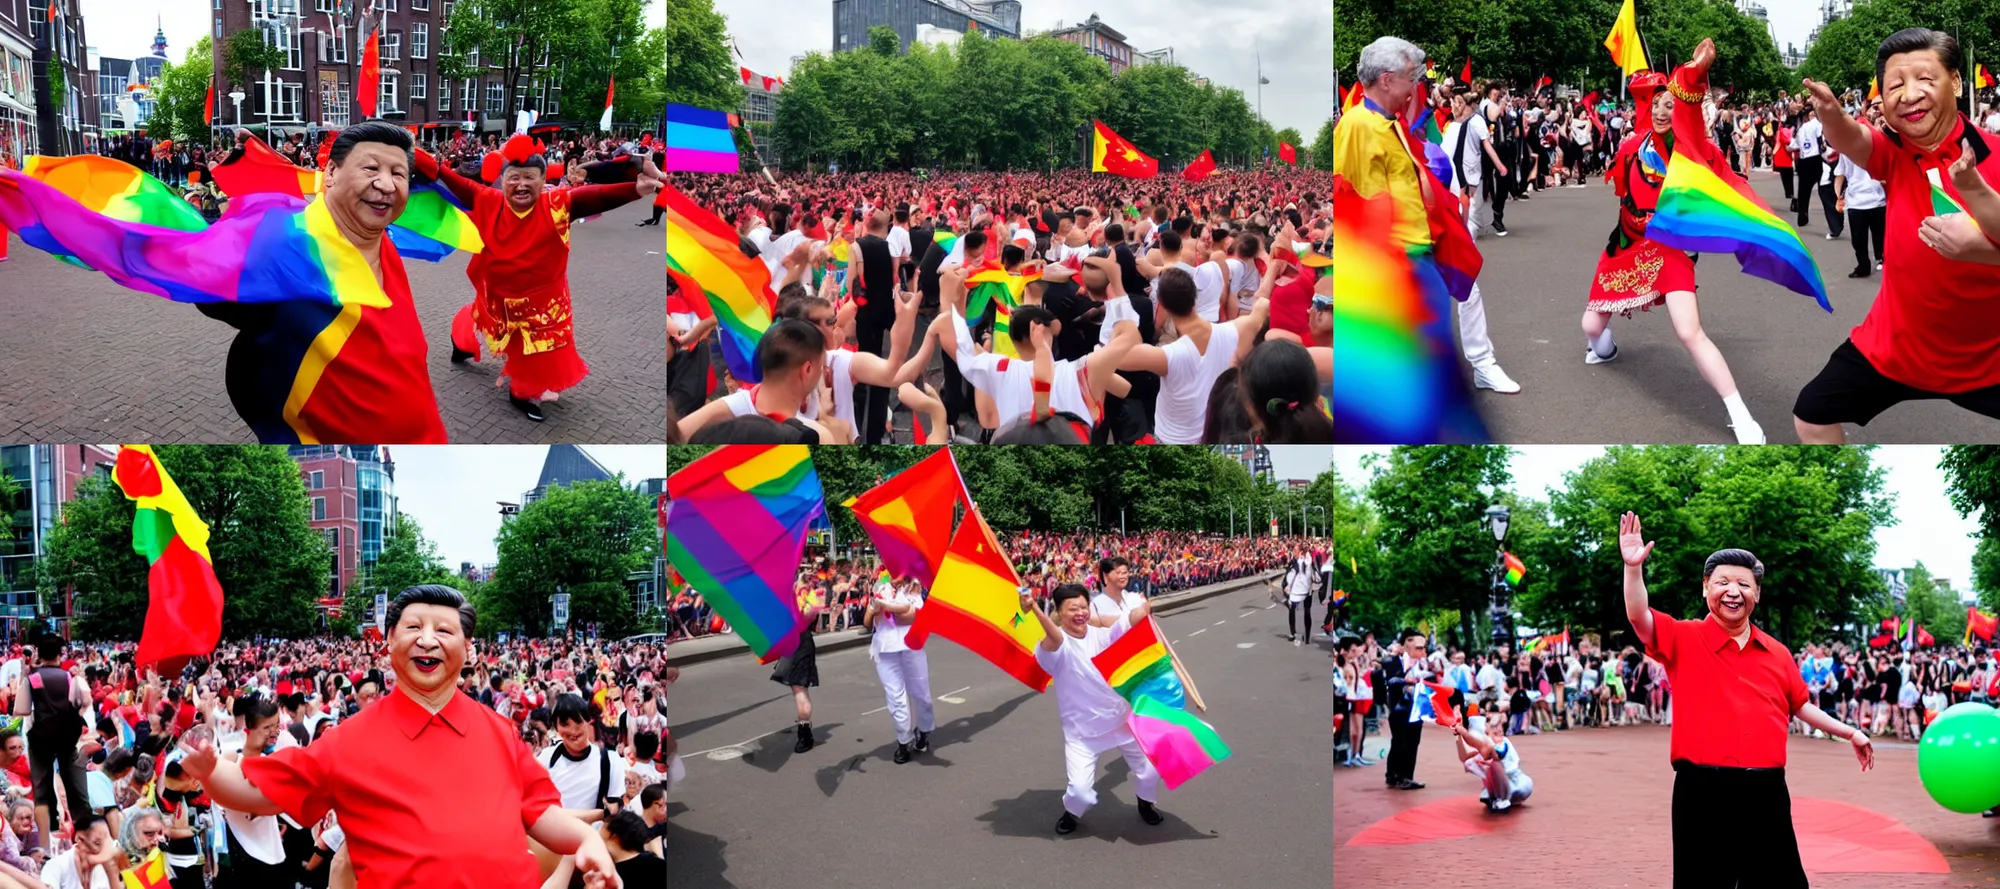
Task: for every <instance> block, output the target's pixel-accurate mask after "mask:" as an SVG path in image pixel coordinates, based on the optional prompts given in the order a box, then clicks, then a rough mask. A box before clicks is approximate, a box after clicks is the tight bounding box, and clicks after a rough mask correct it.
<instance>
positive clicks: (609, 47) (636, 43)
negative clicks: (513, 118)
mask: <svg viewBox="0 0 2000 889" xmlns="http://www.w3.org/2000/svg"><path fill="white" fill-rule="evenodd" d="M646 3H647V0H578V2H577V8H576V17H577V20H578V21H579V22H581V27H579V28H578V29H577V31H576V32H575V33H574V34H570V35H565V36H564V38H563V39H562V40H561V41H560V46H559V47H557V49H556V51H558V52H559V53H560V54H561V55H560V57H561V59H562V64H561V65H560V66H557V67H556V68H555V75H554V76H555V77H556V79H557V84H558V86H559V87H560V88H561V90H562V92H561V96H562V102H563V105H564V113H565V116H566V117H571V118H575V119H578V120H587V121H594V120H596V119H597V116H598V113H599V110H600V109H602V108H603V107H604V91H605V89H606V87H607V86H608V85H609V84H610V83H611V81H612V79H613V78H616V80H617V84H618V87H617V91H616V93H615V94H614V96H613V102H614V103H615V104H614V108H613V113H612V120H614V121H645V122H650V121H653V120H655V119H657V118H658V117H659V114H660V106H661V101H662V97H663V96H664V94H665V91H666V89H665V85H666V69H665V68H664V66H662V65H661V62H660V60H661V59H662V58H664V57H665V54H666V51H667V34H666V31H665V30H664V29H659V28H653V29H648V28H647V27H646V26H645V14H646Z"/></svg>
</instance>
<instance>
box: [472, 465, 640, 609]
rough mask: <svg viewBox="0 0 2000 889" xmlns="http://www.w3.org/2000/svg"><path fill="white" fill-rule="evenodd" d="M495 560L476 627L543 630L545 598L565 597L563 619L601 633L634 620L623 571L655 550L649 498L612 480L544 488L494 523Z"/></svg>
mask: <svg viewBox="0 0 2000 889" xmlns="http://www.w3.org/2000/svg"><path fill="white" fill-rule="evenodd" d="M495 543H496V544H497V546H498V549H499V554H500V564H499V567H498V568H496V569H495V570H494V572H493V580H492V581H491V582H489V583H487V584H486V585H485V586H484V587H483V588H482V589H481V590H479V591H478V596H477V598H476V599H475V601H476V602H477V604H478V606H479V616H480V628H481V629H480V632H481V633H482V634H490V633H491V632H494V631H499V630H506V629H510V628H514V627H520V628H522V629H524V630H525V631H526V632H528V633H530V634H532V635H546V634H547V633H548V632H549V625H550V620H551V614H550V608H549V603H550V601H551V597H552V596H554V595H555V593H556V592H557V591H558V589H560V591H561V592H565V593H568V594H569V596H570V624H571V626H576V625H579V624H584V623H592V622H594V623H598V624H601V625H602V627H603V632H604V634H605V635H607V636H612V637H617V636H622V635H626V634H629V633H631V632H632V631H633V628H634V627H635V626H636V625H637V616H636V615H635V614H633V610H632V596H631V593H630V592H629V591H628V590H627V587H626V586H625V578H626V576H627V575H629V574H631V573H633V572H635V571H642V570H646V569H648V568H649V567H651V565H652V564H653V559H654V558H656V557H657V556H658V555H659V550H660V546H659V536H658V534H657V532H656V526H655V525H654V520H653V502H652V498H650V497H648V496H646V495H644V494H641V493H639V492H637V491H633V490H630V489H628V488H626V487H625V484H624V480H623V479H622V477H621V478H620V479H618V480H614V481H602V482H582V483H579V484H574V485H570V486H568V487H561V488H554V489H551V490H550V491H549V492H548V493H547V494H546V495H544V496H543V497H542V499H540V500H537V501H535V502H534V503H530V504H528V505H527V506H526V507H524V508H523V509H522V510H521V513H520V515H517V516H514V517H513V518H511V519H509V520H507V522H506V523H505V524H503V525H501V526H500V534H499V536H498V537H496V538H495Z"/></svg>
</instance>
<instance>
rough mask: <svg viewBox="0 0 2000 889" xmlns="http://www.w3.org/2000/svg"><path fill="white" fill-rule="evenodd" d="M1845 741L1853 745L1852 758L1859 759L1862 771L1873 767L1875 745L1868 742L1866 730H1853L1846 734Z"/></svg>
mask: <svg viewBox="0 0 2000 889" xmlns="http://www.w3.org/2000/svg"><path fill="white" fill-rule="evenodd" d="M1847 743H1849V744H1852V745H1854V758H1855V759H1858V760H1860V761H1861V770H1862V771H1864V772H1865V771H1868V770H1869V769H1872V768H1874V767H1875V745H1874V744H1872V743H1870V742H1869V740H1868V733H1867V732H1864V731H1860V730H1859V729H1857V730H1855V732H1854V734H1852V735H1849V736H1848V738H1847Z"/></svg>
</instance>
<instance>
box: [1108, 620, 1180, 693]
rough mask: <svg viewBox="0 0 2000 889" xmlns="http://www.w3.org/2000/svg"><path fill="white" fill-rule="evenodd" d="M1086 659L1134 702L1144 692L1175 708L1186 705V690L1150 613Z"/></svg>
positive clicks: (1113, 689)
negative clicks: (1108, 645)
mask: <svg viewBox="0 0 2000 889" xmlns="http://www.w3.org/2000/svg"><path fill="white" fill-rule="evenodd" d="M1090 662H1091V664H1092V665H1094V666H1096V667H1097V673H1098V675H1100V676H1103V677H1104V683H1105V684H1106V685H1109V686H1111V690H1112V691H1115V692H1117V693H1118V696H1119V697H1121V698H1124V699H1125V700H1126V701H1128V702H1131V703H1132V704H1133V705H1134V706H1137V704H1138V701H1139V698H1140V697H1141V696H1145V697H1150V698H1152V699H1153V700H1155V701H1159V702H1160V703H1162V704H1165V705H1167V706H1169V707H1173V708H1175V709H1186V707H1187V692H1186V691H1185V690H1183V689H1182V687H1181V677H1180V676H1179V675H1178V674H1176V673H1175V672H1174V660H1173V658H1171V657H1169V656H1168V655H1167V645H1166V643H1165V642H1164V641H1162V640H1161V639H1160V635H1159V627H1158V625H1157V624H1155V623H1154V622H1153V619H1152V618H1151V617H1148V618H1146V619H1145V620H1144V621H1141V622H1139V623H1138V624H1135V625H1133V627H1132V629H1130V630H1127V631H1126V632H1125V635H1123V636H1120V637H1118V641H1116V642H1113V643H1111V647H1110V648H1107V649H1105V650H1104V651H1103V652H1101V653H1099V654H1098V655H1097V656H1096V657H1094V658H1091V659H1090Z"/></svg>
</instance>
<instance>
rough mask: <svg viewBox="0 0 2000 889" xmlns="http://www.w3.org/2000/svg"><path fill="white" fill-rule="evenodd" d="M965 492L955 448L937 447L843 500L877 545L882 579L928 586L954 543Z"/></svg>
mask: <svg viewBox="0 0 2000 889" xmlns="http://www.w3.org/2000/svg"><path fill="white" fill-rule="evenodd" d="M964 492H965V482H964V480H963V479H961V478H960V477H959V474H958V463H957V462H956V461H955V460H954V459H953V457H952V455H951V449H950V448H938V449H937V450H936V451H933V452H931V455H930V456H928V457H925V458H924V459H922V460H919V461H917V463H916V464H915V465H913V466H911V467H910V468H908V469H905V470H903V471H902V472H899V473H896V475H895V476H893V477H891V478H890V479H889V480H887V481H884V482H882V483H881V484H879V485H876V486H875V487H872V488H869V489H868V490H866V491H864V492H862V493H860V494H858V495H856V496H853V497H849V498H847V501H846V502H845V503H842V504H841V505H842V506H845V507H847V508H848V509H851V510H853V511H854V518H855V520H856V521H859V522H860V523H861V530H863V531H866V532H868V539H869V540H870V541H872V542H873V543H874V544H875V551H876V552H877V553H879V554H880V555H881V557H882V578H883V579H885V580H886V579H888V577H889V576H890V574H892V573H893V574H895V575H897V576H901V577H914V578H916V579H918V580H920V581H922V582H923V584H924V586H926V587H929V586H930V585H931V583H932V581H934V580H936V579H937V575H938V570H939V569H940V568H941V567H942V566H943V565H944V551H945V547H946V546H947V545H949V544H950V542H951V522H952V509H953V507H955V506H957V505H958V504H959V503H960V502H961V501H963V502H970V498H967V497H965V496H964Z"/></svg>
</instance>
